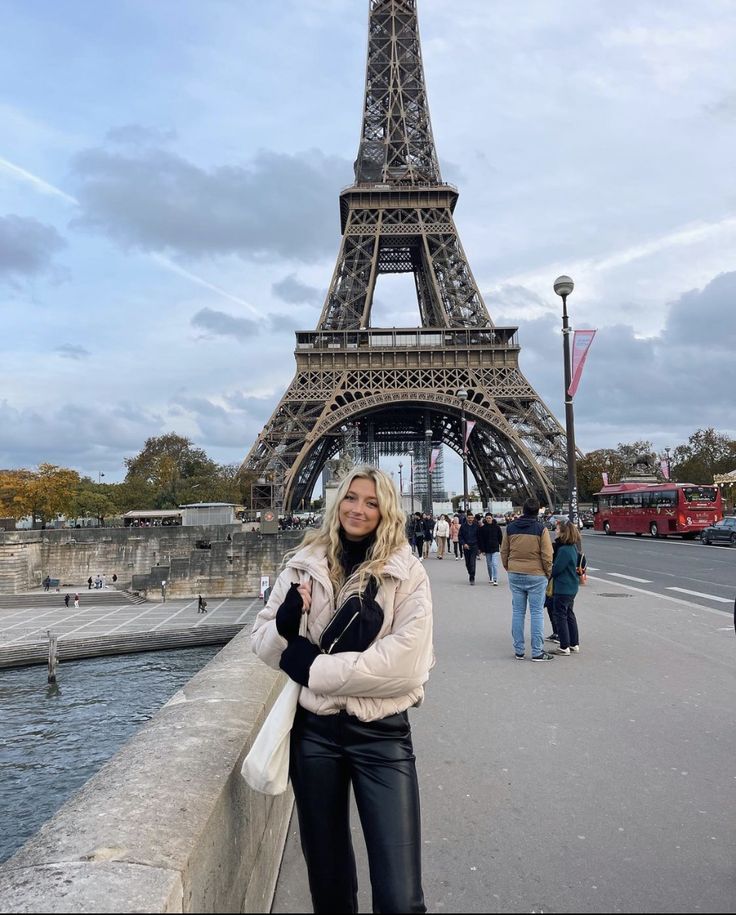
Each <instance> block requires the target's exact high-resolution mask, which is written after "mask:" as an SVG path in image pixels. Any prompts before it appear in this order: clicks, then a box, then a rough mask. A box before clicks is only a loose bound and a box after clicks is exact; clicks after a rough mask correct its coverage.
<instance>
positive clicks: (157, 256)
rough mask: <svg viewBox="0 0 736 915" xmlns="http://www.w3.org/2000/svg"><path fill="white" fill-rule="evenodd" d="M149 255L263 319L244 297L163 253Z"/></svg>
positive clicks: (159, 262) (173, 270)
mask: <svg viewBox="0 0 736 915" xmlns="http://www.w3.org/2000/svg"><path fill="white" fill-rule="evenodd" d="M150 257H151V259H152V260H154V261H156V263H158V264H161V266H162V267H165V268H166V269H167V270H171V272H172V273H178V274H179V276H183V277H184V278H185V279H187V280H191V282H192V283H197V285H199V286H204V288H205V289H211V290H212V291H213V292H216V293H218V295H221V296H224V297H225V298H226V299H230V301H231V302H236V303H237V304H238V305H242V306H243V307H244V308H247V309H248V310H249V311H252V312H253V314H254V315H255V316H256V317H257V318H258V319H259V320H262V319H263V317H264V315H263V313H262V312H260V311H259V310H258V309H257V308H256V307H255V306H254V305H251V304H250V302H246V301H245V300H244V299H239V298H238V297H237V296H235V295H231V294H230V293H229V292H226V291H225V290H224V289H220V287H219V286H215V285H214V284H213V283H210V282H208V281H207V280H204V279H202V277H201V276H197V275H196V274H194V273H190V272H189V271H188V270H185V269H184V268H183V267H180V266H179V265H178V264H176V263H174V261H170V260H169V259H168V257H164V256H163V254H151V255H150Z"/></svg>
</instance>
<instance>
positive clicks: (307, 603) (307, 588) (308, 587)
mask: <svg viewBox="0 0 736 915" xmlns="http://www.w3.org/2000/svg"><path fill="white" fill-rule="evenodd" d="M297 591H298V592H299V593H300V594H301V596H302V605H303V607H304V612H305V613H309V611H310V610H311V609H312V579H311V578H308V579H307V580H306V581H305V582H304V583H303V584H300V585H299V587H298V588H297Z"/></svg>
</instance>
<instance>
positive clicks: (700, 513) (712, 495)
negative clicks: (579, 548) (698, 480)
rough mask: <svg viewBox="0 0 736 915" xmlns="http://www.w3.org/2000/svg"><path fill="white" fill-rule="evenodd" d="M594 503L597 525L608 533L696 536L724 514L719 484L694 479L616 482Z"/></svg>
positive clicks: (595, 525)
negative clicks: (693, 481)
mask: <svg viewBox="0 0 736 915" xmlns="http://www.w3.org/2000/svg"><path fill="white" fill-rule="evenodd" d="M593 503H594V504H593V514H594V518H593V527H594V529H595V530H597V531H604V532H605V533H606V534H619V533H622V534H624V533H625V534H636V536H637V537H640V536H641V535H642V534H650V535H651V536H652V537H667V536H669V535H670V534H676V535H678V536H680V537H684V538H686V539H692V538H693V537H695V536H696V535H697V534H699V533H700V531H702V530H703V528H706V527H709V526H710V525H711V524H715V522H716V521H720V519H721V518H722V517H723V502H722V500H721V492H720V490H719V489H718V487H717V486H698V485H696V484H694V483H614V484H611V485H610V486H604V487H603V489H602V490H601V491H600V492H597V493H596V494H595V496H594V497H593Z"/></svg>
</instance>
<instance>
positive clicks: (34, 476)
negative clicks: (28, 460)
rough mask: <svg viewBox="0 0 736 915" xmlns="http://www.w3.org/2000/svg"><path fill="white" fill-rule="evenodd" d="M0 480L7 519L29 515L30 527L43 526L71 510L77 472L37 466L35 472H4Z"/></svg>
mask: <svg viewBox="0 0 736 915" xmlns="http://www.w3.org/2000/svg"><path fill="white" fill-rule="evenodd" d="M1 473H2V477H1V479H0V499H1V500H2V506H3V512H6V511H7V517H10V518H15V519H16V520H17V519H18V518H24V517H26V516H30V518H31V521H32V524H33V527H34V528H35V527H36V526H37V525H38V524H39V523H40V524H41V525H42V526H44V525H45V524H46V523H47V522H49V521H53V520H54V519H56V518H58V517H60V516H61V515H67V516H68V515H69V514H70V512H71V511H72V506H73V503H74V497H75V495H76V491H77V487H78V486H79V474H78V473H77V472H76V470H69V469H68V468H66V467H57V466H56V464H39V466H38V470H26V469H22V470H4V471H2V472H1Z"/></svg>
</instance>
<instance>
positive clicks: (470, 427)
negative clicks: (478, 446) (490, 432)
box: [463, 419, 477, 451]
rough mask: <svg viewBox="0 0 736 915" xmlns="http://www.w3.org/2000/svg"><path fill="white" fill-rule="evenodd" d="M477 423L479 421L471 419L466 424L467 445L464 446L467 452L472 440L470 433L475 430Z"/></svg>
mask: <svg viewBox="0 0 736 915" xmlns="http://www.w3.org/2000/svg"><path fill="white" fill-rule="evenodd" d="M476 422H477V420H475V419H469V420H467V421H466V423H465V444H464V445H463V448H464V450H465V451H467V450H468V439H469V438H470V433H471V432H472V431H473V429H474V428H475V424H476Z"/></svg>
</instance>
